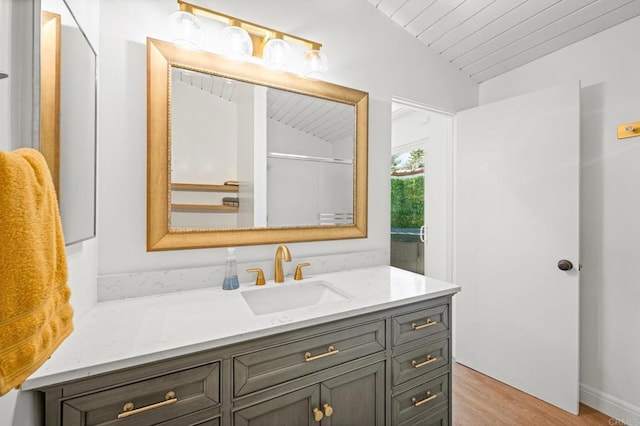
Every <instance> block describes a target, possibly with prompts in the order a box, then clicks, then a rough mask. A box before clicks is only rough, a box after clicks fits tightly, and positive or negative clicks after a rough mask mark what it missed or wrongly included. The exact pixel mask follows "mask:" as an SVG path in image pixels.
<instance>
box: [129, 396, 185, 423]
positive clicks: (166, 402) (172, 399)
mask: <svg viewBox="0 0 640 426" xmlns="http://www.w3.org/2000/svg"><path fill="white" fill-rule="evenodd" d="M164 399H165V400H164V401H162V402H156V403H155V404H151V405H147V406H145V407H140V408H137V409H135V410H134V409H133V408H134V405H133V402H127V403H126V404H124V407H122V413H120V414H118V418H119V419H123V418H125V417H129V416H133V415H134V414H138V413H142V412H144V411H149V410H153V409H154V408H159V407H164V406H165V405H171V404H173V403H174V402H178V398H177V397H176V393H175V392H174V391H169V392H167V394H166V395H165V396H164Z"/></svg>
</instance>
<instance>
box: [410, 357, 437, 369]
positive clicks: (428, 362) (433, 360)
mask: <svg viewBox="0 0 640 426" xmlns="http://www.w3.org/2000/svg"><path fill="white" fill-rule="evenodd" d="M437 360H438V358H436V357H431V354H429V355H427V360H426V361H422V362H418V361H416V360H415V359H414V360H413V361H411V365H413V366H414V367H415V368H420V367H424V366H425V365H429V364H431V363H432V362H436V361H437Z"/></svg>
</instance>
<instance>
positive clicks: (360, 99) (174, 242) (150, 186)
mask: <svg viewBox="0 0 640 426" xmlns="http://www.w3.org/2000/svg"><path fill="white" fill-rule="evenodd" d="M147 83H148V90H147V107H148V108H147V111H148V120H147V138H148V139H147V249H148V250H171V249H181V248H201V247H223V246H238V245H250V244H268V243H286V242H298V241H317V240H332V239H343V238H364V237H366V235H367V233H366V232H367V231H366V222H367V115H368V95H367V94H366V93H365V92H361V91H359V90H355V89H350V88H346V87H342V86H337V85H335V84H331V83H327V82H323V81H316V80H308V79H304V78H302V77H299V76H296V75H294V74H289V73H277V72H274V71H270V70H267V69H265V68H263V67H261V66H259V65H256V64H251V63H239V62H232V61H229V60H227V59H225V58H223V57H221V56H218V55H215V54H212V53H208V52H204V51H194V50H187V49H182V48H179V47H177V46H174V45H173V44H171V43H167V42H163V41H160V40H154V39H148V40H147Z"/></svg>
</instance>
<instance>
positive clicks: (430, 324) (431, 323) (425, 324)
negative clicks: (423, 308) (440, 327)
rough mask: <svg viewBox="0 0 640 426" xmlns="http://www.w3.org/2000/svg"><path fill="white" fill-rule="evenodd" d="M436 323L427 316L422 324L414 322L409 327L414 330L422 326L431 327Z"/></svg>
mask: <svg viewBox="0 0 640 426" xmlns="http://www.w3.org/2000/svg"><path fill="white" fill-rule="evenodd" d="M437 323H438V321H433V320H432V319H431V318H427V322H426V323H424V324H422V325H418V324H416V323H415V322H414V323H412V324H411V328H412V329H414V330H422V329H423V328H427V327H431V326H432V325H436V324H437Z"/></svg>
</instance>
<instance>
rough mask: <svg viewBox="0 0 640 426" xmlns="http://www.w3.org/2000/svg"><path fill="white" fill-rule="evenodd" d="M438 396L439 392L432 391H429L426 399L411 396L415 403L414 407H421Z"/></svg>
mask: <svg viewBox="0 0 640 426" xmlns="http://www.w3.org/2000/svg"><path fill="white" fill-rule="evenodd" d="M437 397H438V394H435V395H431V391H429V392H427V397H426V398H425V399H421V400H420V401H418V400H417V399H416V397H415V396H414V397H413V398H411V403H412V404H413V406H414V407H419V406H421V405H422V404H426V403H427V402H429V401H433V400H434V399H436V398H437Z"/></svg>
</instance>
